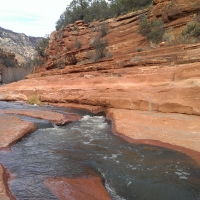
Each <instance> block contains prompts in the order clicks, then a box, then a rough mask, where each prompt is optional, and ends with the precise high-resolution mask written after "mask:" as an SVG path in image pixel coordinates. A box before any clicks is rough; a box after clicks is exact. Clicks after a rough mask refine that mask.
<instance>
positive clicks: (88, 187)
mask: <svg viewBox="0 0 200 200" xmlns="http://www.w3.org/2000/svg"><path fill="white" fill-rule="evenodd" d="M45 185H46V187H47V188H49V189H50V190H51V191H52V192H53V193H54V194H55V195H56V197H57V198H58V199H59V200H74V199H76V200H78V199H81V200H94V199H95V200H102V199H103V200H111V197H110V195H109V194H108V192H107V191H106V189H105V188H104V186H103V183H102V180H101V179H100V178H99V177H97V176H89V177H81V178H49V179H47V180H46V181H45Z"/></svg>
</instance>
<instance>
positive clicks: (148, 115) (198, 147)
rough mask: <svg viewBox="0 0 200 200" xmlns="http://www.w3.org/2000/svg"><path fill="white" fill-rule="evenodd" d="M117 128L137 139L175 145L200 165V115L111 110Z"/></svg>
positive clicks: (129, 137)
mask: <svg viewBox="0 0 200 200" xmlns="http://www.w3.org/2000/svg"><path fill="white" fill-rule="evenodd" d="M108 118H110V119H112V121H113V131H114V132H115V133H117V134H118V135H119V136H121V137H123V138H125V139H127V140H129V141H134V142H139V143H148V144H153V145H158V146H164V147H168V148H173V149H175V150H178V151H181V152H183V153H186V154H187V155H189V156H191V157H192V158H193V159H195V160H196V162H197V163H198V164H200V116H195V115H184V114H172V113H166V114H165V113H156V112H147V111H133V110H122V109H110V110H109V111H108Z"/></svg>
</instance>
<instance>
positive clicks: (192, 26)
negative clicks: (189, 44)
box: [181, 22, 200, 38]
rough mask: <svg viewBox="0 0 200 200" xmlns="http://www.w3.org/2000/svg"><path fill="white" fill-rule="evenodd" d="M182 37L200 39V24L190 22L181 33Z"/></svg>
mask: <svg viewBox="0 0 200 200" xmlns="http://www.w3.org/2000/svg"><path fill="white" fill-rule="evenodd" d="M181 35H182V37H183V36H185V37H188V38H192V37H194V38H200V24H199V23H196V22H188V23H187V24H186V26H185V28H184V29H183V31H182V33H181Z"/></svg>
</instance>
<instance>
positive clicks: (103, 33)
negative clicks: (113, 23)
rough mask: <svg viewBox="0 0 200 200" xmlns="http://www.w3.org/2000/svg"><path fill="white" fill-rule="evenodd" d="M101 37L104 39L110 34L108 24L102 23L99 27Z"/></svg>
mask: <svg viewBox="0 0 200 200" xmlns="http://www.w3.org/2000/svg"><path fill="white" fill-rule="evenodd" d="M99 30H100V35H101V37H104V36H106V35H107V34H108V24H106V23H102V24H101V25H100V27H99Z"/></svg>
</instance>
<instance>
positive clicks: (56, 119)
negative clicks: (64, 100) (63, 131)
mask: <svg viewBox="0 0 200 200" xmlns="http://www.w3.org/2000/svg"><path fill="white" fill-rule="evenodd" d="M5 113H6V114H19V115H25V116H29V117H35V118H38V119H45V120H48V121H50V122H52V123H53V124H56V125H65V124H67V123H70V122H73V121H77V120H79V119H80V118H81V116H80V115H77V114H73V113H68V114H66V115H63V114H61V113H57V112H52V111H45V110H6V111H5Z"/></svg>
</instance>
